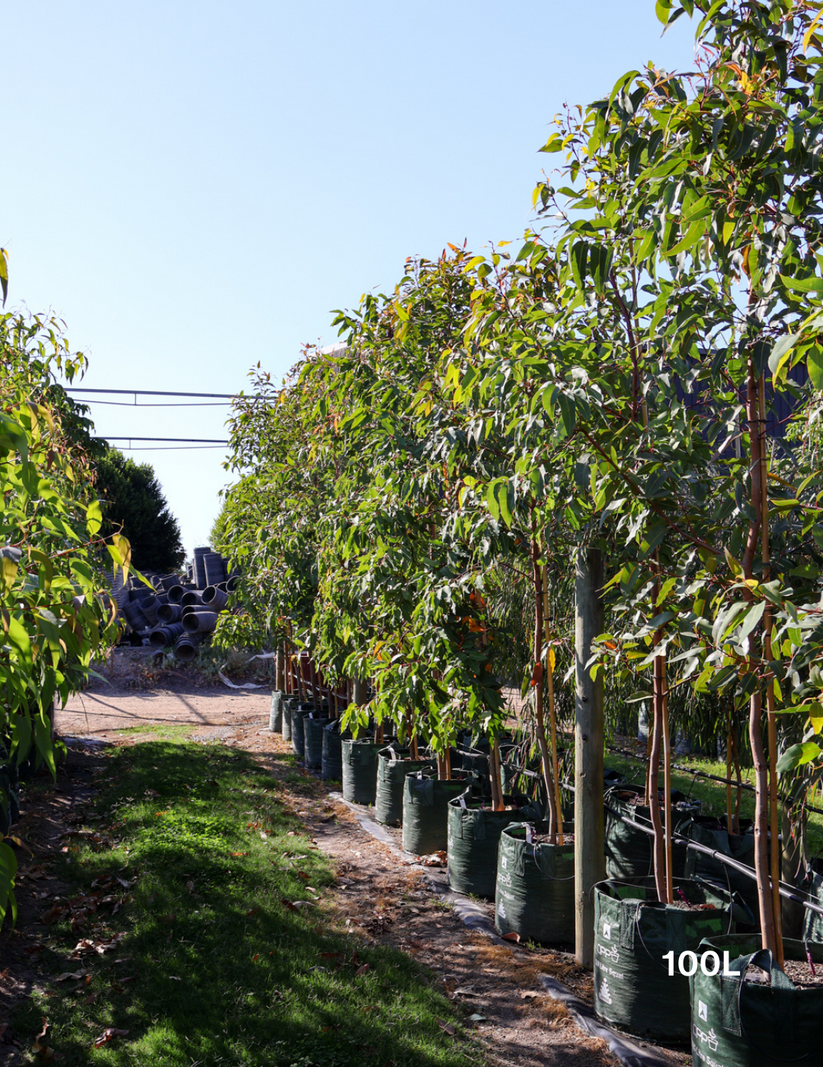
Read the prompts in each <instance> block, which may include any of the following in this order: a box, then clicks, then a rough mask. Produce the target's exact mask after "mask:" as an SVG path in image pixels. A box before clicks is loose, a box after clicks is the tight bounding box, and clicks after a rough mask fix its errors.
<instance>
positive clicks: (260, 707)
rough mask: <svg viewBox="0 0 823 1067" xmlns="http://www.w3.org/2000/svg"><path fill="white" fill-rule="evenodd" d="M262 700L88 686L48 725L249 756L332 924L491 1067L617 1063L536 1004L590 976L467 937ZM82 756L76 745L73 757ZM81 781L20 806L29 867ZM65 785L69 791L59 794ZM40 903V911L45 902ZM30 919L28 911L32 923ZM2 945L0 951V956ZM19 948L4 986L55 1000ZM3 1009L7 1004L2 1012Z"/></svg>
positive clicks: (186, 690) (549, 1005)
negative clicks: (547, 977) (273, 727)
mask: <svg viewBox="0 0 823 1067" xmlns="http://www.w3.org/2000/svg"><path fill="white" fill-rule="evenodd" d="M268 704H269V698H268V694H267V693H266V692H263V693H250V692H246V691H233V690H229V689H225V688H222V689H220V690H214V689H205V690H200V689H197V688H196V687H194V686H191V685H186V684H185V680H184V679H179V680H177V681H176V682H175V683H174V685H173V688H172V687H169V688H164V689H161V690H153V691H149V692H146V691H142V692H135V691H134V688H133V687H131V686H126V687H121V686H118V685H115V686H104V685H103V683H96V684H95V687H94V689H93V691H91V692H86V693H84V694H83V695H82V698H81V697H76V698H73V700H72V701H71V702H70V704H69V706H68V707H67V708H66V709H64V710H63V711H62V712H60V713H59V714H58V719H57V726H58V730H59V731H60V732H61V733H62V734H64V735H69V736H75V737H78V736H90V735H91V736H95V737H101V738H104V739H107V740H109V741H111V742H113V743H115V744H117V745H132V744H136V743H138V742H140V741H145V740H149V741H152V742H157V741H159V740H161V739H168V740H179V741H182V740H184V739H185V738H191V739H195V740H200V741H204V742H208V743H210V747H212V748H213V747H214V745H215V744H216V745H218V746H220V748H222V749H225V748H238V749H242V750H244V752H247V753H250V754H252V755H253V757H254V759H255V760H257V762H258V764H259V765H262V766H263V767H265V768H266V770H267V771H268V773H270V774H271V775H272V776H273V778H274V779H275V780H276V781H277V782H278V783H279V787H280V788H279V790H278V793H277V796H278V799H279V800H280V801H281V802H282V803H283V804H284V805H286V807H287V809H288V810H289V812H290V813H292V814H293V815H295V816H296V817H297V818H298V819H299V820H300V821H301V822H302V823H303V825H304V826H305V827H307V829H308V831H309V833H310V834H311V835H312V837H313V840H314V841H316V843H317V844H318V845H319V846H320V848H321V849H322V850H323V851H324V852H325V853H326V854H327V855H328V856H330V857H331V859H332V861H333V865H334V874H335V875H336V877H335V879H334V882H333V884H332V885H331V886H330V887H329V889H327V890H326V891H325V892H324V897H325V906H326V907H327V908H329V909H330V911H329V921H330V922H332V923H334V924H335V925H336V926H337V927H339V928H340V929H342V930H344V931H349V932H350V934H351V936H352V937H353V938H354V940H355V942H356V943H360V944H362V945H363V946H364V948H363V949H361V951H366V950H368V948H369V947H372V946H391V947H394V948H398V949H400V950H401V951H402V952H404V953H405V954H407V955H408V956H409V957H410V958H412V959H413V960H414V961H415V962H416V963H418V964H419V965H421V966H422V967H423V968H424V972H423V973H424V974H425V975H427V976H429V979H430V980H431V981H432V982H433V986H434V988H436V989H439V990H442V991H443V992H444V993H445V994H446V996H447V997H448V998H449V999H450V1000H452V1001H453V1002H454V1004H455V1006H457V1005H460V1006H461V1008H460V1011H459V1015H460V1014H462V1017H463V1018H466V1019H467V1018H468V1016H469V1015H472V1014H473V1015H477V1016H482V1017H483V1018H481V1019H479V1020H476V1022H475V1024H474V1026H475V1033H474V1035H473V1040H474V1041H478V1042H479V1043H480V1045H481V1048H482V1055H483V1058H484V1059H485V1061H486V1062H487V1063H489V1064H490V1065H493V1067H497V1065H500V1067H502V1065H503V1064H513V1065H518V1067H519V1065H522V1067H532V1065H534V1067H537V1064H538V1063H539V1064H545V1063H558V1064H568V1065H569V1067H573V1065H580V1067H600V1065H603V1067H605V1065H606V1064H612V1063H614V1062H615V1061H614V1060H613V1059H612V1057H611V1056H610V1055H609V1054H608V1053H607V1052H606V1051H605V1048H604V1046H602V1044H601V1043H599V1042H595V1041H592V1040H591V1039H590V1038H588V1037H586V1036H585V1035H584V1034H583V1033H582V1032H581V1031H580V1030H578V1029H577V1027H576V1026H575V1025H574V1024H573V1022H572V1021H571V1019H570V1017H569V1016H568V1015H567V1014H566V1013H565V1011H564V1010H563V1009H562V1008H561V1007H559V1006H558V1005H557V1004H556V1003H555V1002H553V1001H551V1000H549V999H548V998H547V997H545V995H544V994H543V993H542V991H541V989H540V986H539V983H538V981H537V974H538V973H539V972H541V971H544V972H548V973H551V974H554V975H556V976H558V977H560V978H561V980H563V981H564V982H566V984H568V985H570V986H571V987H573V988H575V989H576V990H577V991H578V992H579V993H581V994H582V995H583V996H587V995H588V996H589V998H590V980H589V978H588V976H586V975H585V974H583V973H581V972H579V971H578V970H577V969H576V968H575V967H574V965H573V962H572V961H571V960H570V958H569V957H568V956H567V955H565V954H562V953H554V952H548V951H544V950H540V951H531V952H530V951H527V950H525V949H520V948H517V949H515V950H510V949H508V948H502V947H499V946H496V945H494V944H492V943H491V942H490V941H489V940H488V939H487V938H485V937H483V936H482V935H479V934H472V933H471V932H469V931H468V930H467V929H466V928H465V926H464V925H463V923H462V922H461V921H460V920H459V919H458V918H457V917H456V916H455V915H454V913H453V912H452V910H451V909H450V908H449V907H448V906H444V904H443V903H442V901H441V900H439V899H438V897H437V896H436V895H435V894H433V893H432V892H431V890H430V888H429V886H428V884H427V882H426V880H425V877H424V876H423V875H422V873H421V872H420V870H419V869H418V868H416V867H404V866H402V865H401V864H399V863H398V861H397V859H396V857H395V856H394V855H392V853H391V852H390V850H389V849H387V848H386V847H385V846H383V845H381V844H379V843H377V842H375V841H373V839H371V838H370V837H368V835H366V834H365V833H364V832H363V831H362V830H361V828H360V826H359V825H358V823H357V822H356V820H355V819H354V818H353V817H352V815H351V813H350V812H349V810H348V809H347V808H345V807H344V806H343V805H339V804H336V803H334V802H333V801H331V800H330V799H329V796H328V790H327V788H326V787H325V785H323V784H322V783H320V782H318V781H317V779H316V778H315V777H314V776H312V775H309V774H307V773H306V772H305V771H303V770H302V768H300V767H298V766H297V765H296V763H295V761H294V758H293V756H292V755H291V752H290V748H289V746H287V745H285V744H284V743H283V742H282V740H281V739H280V738H279V737H277V736H273V735H271V734H270V733H269V732H268V730H266V729H265V724H266V723H267V719H268ZM127 724H128V725H127ZM135 724H136V726H135ZM220 748H219V749H218V751H219V750H220ZM81 751H82V749H77V748H75V749H73V752H74V753H76V754H77V753H79V752H81ZM73 758H76V757H73ZM88 758H89V759H92V758H98V759H99V758H102V757H100V756H97V757H93V756H91V755H89V756H88ZM78 784H82V783H78V780H77V778H76V777H75V778H74V779H73V780H72V779H66V778H65V776H61V782H60V783H59V784H58V789H57V790H56V791H55V792H54V795H49V796H48V797H47V792H48V791H46V790H44V791H43V797H42V799H43V801H44V804H43V810H42V811H41V813H40V816H39V818H40V820H41V825H40V826H39V828H37V827H36V826H35V824H36V822H37V819H38V816H37V815H36V814H35V812H34V810H33V808H34V805H32V804H29V805H28V807H29V811H30V814H29V815H27V816H26V819H24V820H23V822H22V824H21V825H22V831H23V832H24V833H25V834H26V836H27V837H29V838H30V839H32V842H33V844H34V851H35V855H34V856H33V857H32V858H31V860H30V864H29V866H30V867H31V868H34V869H35V870H36V867H37V864H38V863H40V864H42V862H43V860H44V859H45V858H46V856H45V854H46V853H47V852H48V851H49V840H48V839H49V838H50V837H51V838H52V846H51V847H52V848H53V847H54V844H56V841H55V840H54V835H55V834H57V833H58V832H59V830H60V823H61V821H63V822H64V823H65V820H66V818H67V817H70V813H71V808H72V805H73V804H75V803H76V798H73V797H72V796H71V790H72V789H75V790H76V789H77V787H78ZM67 786H68V793H66V792H64V793H63V795H60V791H61V790H65V789H66V787H67ZM84 788H88V783H87V785H86V786H85V787H84ZM26 820H31V821H30V822H27V821H26ZM65 828H66V827H65V826H64V827H63V829H65ZM35 838H36V841H35V840H34V839H35ZM44 889H48V890H49V891H50V892H52V893H58V894H59V893H61V892H62V893H65V892H69V891H70V887H68V886H63V885H61V884H60V882H59V880H58V882H57V884H56V885H55V884H49V883H42V882H41V883H38V882H37V881H36V880H35V879H31V878H23V879H22V880H21V883H20V900H21V917H22V919H21V924H20V927H19V935H20V936H21V938H22V939H25V938H26V936H27V932H26V931H25V929H24V924H25V921H26V920H25V916H26V915H27V914H29V913H30V912H31V909H30V907H29V905H30V903H31V902H30V901H28V900H27V895H28V894H32V895H33V894H34V893H35V892H36V893H39V894H40V895H42V893H43V891H44ZM37 907H39V909H40V910H41V911H42V904H38V905H37ZM35 913H36V908H35V909H34V911H33V912H31V914H30V917H31V915H33V914H35ZM127 918H128V916H127ZM42 933H43V931H42V928H41V930H40V931H38V932H36V933H35V934H34V937H35V941H36V940H37V938H38V937H40V938H41V939H42ZM28 934H31V931H28ZM14 940H15V939H14V938H12V942H14ZM20 945H23V941H22V940H21V941H20V942H19V944H18V947H20ZM8 947H10V946H9V945H6V946H5V947H4V956H5V957H6V958H8V954H7V952H6V951H5V950H6V948H8ZM26 947H31V945H28V946H25V945H23V948H22V953H17V959H16V960H15V959H13V958H12V959H11V960H10V962H11V970H12V972H13V973H14V977H15V983H16V984H15V985H13V986H11V987H10V988H11V989H13V990H14V991H15V992H16V994H17V995H18V996H19V995H21V994H22V995H27V994H30V992H31V991H32V990H33V989H37V988H45V989H46V992H48V993H50V995H51V997H60V996H64V992H63V988H62V987H60V986H51V987H49V985H48V982H47V980H46V979H44V977H43V976H42V975H40V974H38V973H37V970H36V967H35V966H34V965H33V964H32V962H31V960H30V958H29V957H26V956H25V954H24V953H25V948H26ZM8 973H9V968H8V966H7V965H6V974H7V975H8ZM44 983H45V984H44ZM7 1006H8V1002H7V1003H6V1004H5V1005H0V1008H2V1007H7ZM38 1023H39V1019H38ZM17 1036H18V1037H19V1036H25V1038H26V1041H28V1040H29V1039H33V1038H34V1037H35V1036H36V1035H35V1034H34V1033H32V1034H31V1035H28V1034H27V1035H17ZM24 1043H25V1042H24ZM2 1047H4V1046H0V1048H2ZM5 1048H6V1050H7V1052H12V1051H13V1049H12V1048H9V1047H8V1046H5ZM455 1051H456V1050H455ZM659 1054H661V1053H659ZM662 1055H664V1056H667V1057H668V1059H669V1060H670V1062H672V1063H678V1062H685V1057H682V1056H678V1055H676V1054H667V1053H662ZM10 1062H11V1061H10Z"/></svg>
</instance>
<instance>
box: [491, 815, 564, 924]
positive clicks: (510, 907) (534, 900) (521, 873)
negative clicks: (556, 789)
mask: <svg viewBox="0 0 823 1067" xmlns="http://www.w3.org/2000/svg"><path fill="white" fill-rule="evenodd" d="M564 830H565V831H566V832H568V833H573V831H574V827H573V826H570V827H565V828H564ZM531 835H532V834H531V827H530V825H529V824H528V823H512V824H511V825H510V826H507V827H506V828H505V829H504V830H503V833H502V834H501V835H500V845H499V846H498V853H497V879H496V885H495V894H494V925H495V928H496V929H497V932H498V933H499V934H501V935H502V934H509V933H515V934H520V937H521V938H523V939H528V940H529V941H539V942H542V943H543V944H557V943H558V942H573V941H574V842H570V843H569V844H565V843H564V844H562V845H551V844H547V843H545V842H541V843H539V844H532V843H531V841H530V838H531Z"/></svg>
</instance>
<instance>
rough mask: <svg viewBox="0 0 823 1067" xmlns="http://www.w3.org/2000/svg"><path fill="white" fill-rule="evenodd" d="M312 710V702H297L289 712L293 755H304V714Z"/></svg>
mask: <svg viewBox="0 0 823 1067" xmlns="http://www.w3.org/2000/svg"><path fill="white" fill-rule="evenodd" d="M313 710H314V704H297V705H296V707H294V708H292V713H291V747H292V751H293V752H294V754H295V756H297V757H298V758H299V759H305V756H306V726H305V720H306V716H307V715H309V714H311V712H312V711H313Z"/></svg>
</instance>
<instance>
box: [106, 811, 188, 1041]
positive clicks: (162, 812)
mask: <svg viewBox="0 0 823 1067" xmlns="http://www.w3.org/2000/svg"><path fill="white" fill-rule="evenodd" d="M154 814H155V815H171V808H166V810H165V811H156V812H155V813H154ZM95 1047H96V1048H99V1047H100V1046H99V1045H97V1046H95Z"/></svg>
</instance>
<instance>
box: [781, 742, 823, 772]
mask: <svg viewBox="0 0 823 1067" xmlns="http://www.w3.org/2000/svg"><path fill="white" fill-rule="evenodd" d="M819 756H820V745H817V744H815V742H814V741H806V743H805V744H802V745H791V746H790V747H789V748H787V749H786V751H785V752H784V753H783V755H782V756H781V757H780V759H779V760H778V761H777V773H778V774H785V773H786V772H787V771H793V770H794V769H795V767H800V766H802V765H803V764H805V763H811V762H812V760H816V759H817V758H818V757H819Z"/></svg>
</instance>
